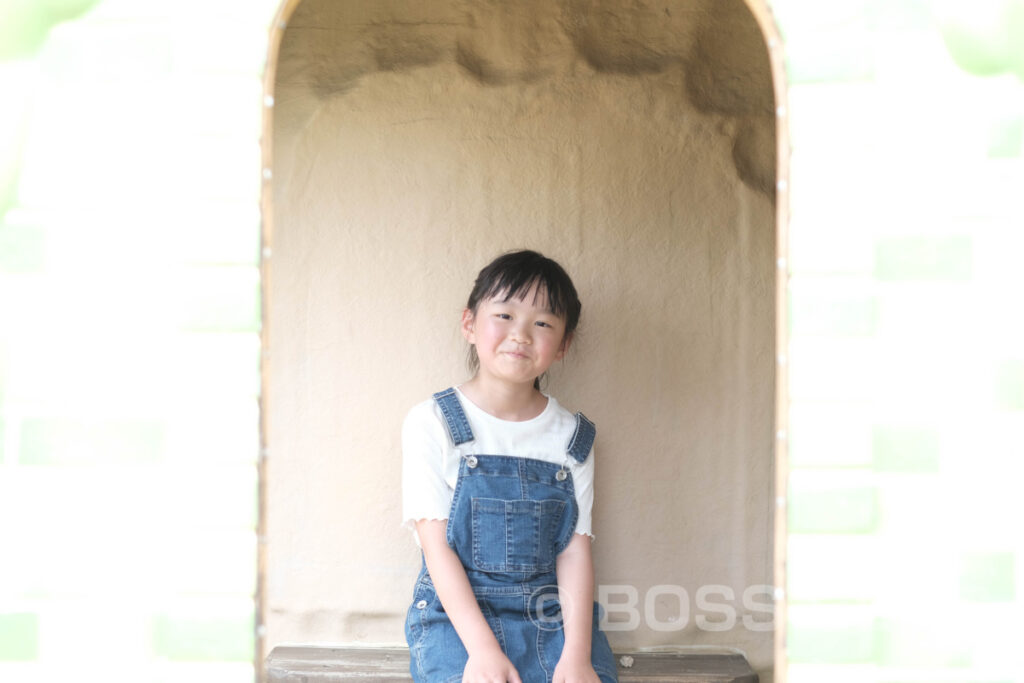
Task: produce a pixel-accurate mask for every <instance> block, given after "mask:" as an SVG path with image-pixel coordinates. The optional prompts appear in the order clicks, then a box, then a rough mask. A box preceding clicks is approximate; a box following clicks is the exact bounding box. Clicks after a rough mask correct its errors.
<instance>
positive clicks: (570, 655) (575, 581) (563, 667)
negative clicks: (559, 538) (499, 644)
mask: <svg viewBox="0 0 1024 683" xmlns="http://www.w3.org/2000/svg"><path fill="white" fill-rule="evenodd" d="M555 574H556V575H557V577H558V593H559V597H560V602H561V604H562V624H563V629H564V630H565V646H564V647H563V648H562V656H561V658H560V659H559V660H558V665H557V666H556V667H555V676H554V683H570V682H572V683H574V682H576V681H586V682H587V683H591V682H594V683H599V679H598V677H597V674H596V673H595V672H594V667H593V666H592V665H591V661H590V636H591V629H592V627H593V620H594V561H593V558H592V556H591V554H590V537H589V536H587V535H586V534H573V537H572V540H571V541H569V545H568V546H566V548H565V550H563V551H562V552H561V554H559V556H558V558H557V560H556V562H555Z"/></svg>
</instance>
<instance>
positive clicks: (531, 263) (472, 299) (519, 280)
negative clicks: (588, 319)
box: [466, 250, 582, 388]
mask: <svg viewBox="0 0 1024 683" xmlns="http://www.w3.org/2000/svg"><path fill="white" fill-rule="evenodd" d="M534 285H536V286H537V290H536V292H535V295H537V294H540V291H541V290H544V292H545V293H546V294H547V299H548V309H549V310H550V311H551V312H552V313H554V314H555V315H557V316H558V317H559V318H562V319H563V320H565V337H563V342H564V340H565V339H568V338H569V336H570V335H572V334H573V332H575V331H576V326H577V325H578V324H579V322H580V310H581V309H582V305H581V304H580V298H579V296H578V295H577V294H576V288H575V287H574V286H573V284H572V279H571V278H570V277H569V274H568V273H566V272H565V269H564V268H562V266H560V265H558V262H556V261H553V260H552V259H549V258H548V257H546V256H543V255H542V254H538V253H537V252H535V251H529V250H523V251H513V252H509V253H507V254H502V255H501V256H499V257H498V258H496V259H494V260H493V261H491V262H490V263H489V264H487V265H486V266H485V267H484V269H483V270H481V271H480V274H479V275H477V276H476V282H475V283H474V284H473V291H472V292H470V293H469V301H467V302H466V308H468V309H469V310H471V311H472V312H473V315H474V316H475V315H476V309H477V306H479V305H480V302H481V301H483V300H485V299H490V298H491V297H494V296H498V295H501V294H504V295H505V298H504V299H502V300H503V301H508V300H509V299H511V298H512V297H516V298H517V299H523V298H525V297H526V295H527V293H529V291H530V289H531V288H532V287H533V286H534ZM469 367H470V369H471V370H472V371H473V372H474V373H475V372H476V371H477V369H478V368H479V367H480V359H479V358H478V357H477V355H476V347H474V346H472V345H471V346H470V347H469ZM533 385H534V387H537V388H540V380H539V378H538V380H537V381H535V382H534V383H533Z"/></svg>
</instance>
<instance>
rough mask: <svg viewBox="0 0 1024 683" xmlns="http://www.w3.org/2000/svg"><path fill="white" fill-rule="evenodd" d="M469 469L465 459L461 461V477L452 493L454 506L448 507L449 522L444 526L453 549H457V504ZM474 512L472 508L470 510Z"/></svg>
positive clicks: (445, 534)
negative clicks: (454, 524) (454, 528)
mask: <svg viewBox="0 0 1024 683" xmlns="http://www.w3.org/2000/svg"><path fill="white" fill-rule="evenodd" d="M467 472H469V469H468V467H467V465H466V462H465V461H462V462H461V463H459V478H458V479H457V480H456V481H455V491H454V492H453V493H452V506H451V508H449V509H448V524H446V525H445V528H444V538H445V540H446V541H447V542H448V547H449V548H451V549H452V550H454V549H455V532H454V530H453V522H454V521H455V506H456V505H457V504H458V502H459V493H460V492H461V491H462V480H463V479H464V478H465V477H466V476H468V475H467V474H466V473H467ZM470 512H472V510H470Z"/></svg>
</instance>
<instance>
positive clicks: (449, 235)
mask: <svg viewBox="0 0 1024 683" xmlns="http://www.w3.org/2000/svg"><path fill="white" fill-rule="evenodd" d="M275 99H276V104H275V111H274V117H275V118H274V120H275V125H274V129H273V134H274V147H273V152H274V159H275V161H274V168H273V192H274V195H273V197H274V213H273V216H272V219H273V238H272V245H271V246H272V257H271V258H270V261H269V269H268V275H269V281H268V289H267V293H266V295H267V297H268V302H267V303H268V317H267V324H268V325H269V329H268V331H267V336H266V340H267V352H268V353H269V367H270V374H269V376H268V381H267V385H266V387H265V390H266V397H265V399H266V407H267V410H266V414H265V419H266V426H267V434H268V444H269V459H268V461H267V498H266V512H267V527H266V531H267V534H266V536H267V564H266V579H267V583H266V593H265V613H264V616H265V619H266V625H267V633H266V638H267V641H266V643H267V647H268V649H269V648H270V647H273V646H275V645H279V644H282V643H285V642H356V641H358V642H373V643H385V642H391V643H397V642H401V640H402V620H403V617H404V613H405V610H406V607H407V605H408V599H409V596H410V591H411V585H412V581H413V579H414V577H415V574H416V571H417V570H418V568H419V556H418V551H417V550H416V547H415V545H414V544H413V541H412V539H411V537H410V535H409V534H408V532H406V531H404V530H402V529H400V528H399V526H398V525H399V522H400V514H401V509H400V495H401V490H400V466H401V453H400V448H399V428H400V424H401V420H402V417H403V415H404V414H405V412H406V410H407V409H408V408H409V407H410V406H411V405H412V404H413V403H415V402H417V401H420V400H422V399H424V398H426V397H428V396H429V394H430V393H431V392H432V391H435V390H437V389H441V388H444V387H446V386H448V385H451V384H453V383H457V382H460V381H462V380H464V379H466V378H467V371H466V369H465V363H464V359H465V348H464V342H463V341H462V339H461V336H460V335H459V332H458V320H459V314H460V312H461V309H462V306H463V305H464V302H465V298H466V296H467V295H468V293H469V289H470V287H471V285H472V281H473V278H474V276H475V274H476V272H477V271H478V270H479V268H480V267H482V266H483V265H484V264H485V263H486V262H487V261H489V260H490V259H491V258H492V257H493V256H495V255H497V254H498V253H500V252H502V251H504V250H508V249H513V248H520V247H531V248H535V249H538V250H540V251H542V252H544V253H546V254H548V255H550V256H552V257H554V258H556V259H558V260H559V261H561V262H562V263H563V264H564V265H565V266H566V268H567V269H568V270H569V272H570V273H571V274H572V275H573V276H574V279H575V281H576V284H577V287H578V289H579V290H580V294H581V298H582V300H583V319H582V327H581V329H580V333H579V335H578V338H577V341H576V344H575V347H574V349H573V351H572V353H570V355H569V358H568V359H567V360H566V361H564V363H563V364H562V367H559V368H557V370H556V371H555V372H554V373H553V376H552V378H551V381H550V383H549V385H548V390H549V391H550V392H551V393H552V394H554V395H556V396H557V397H558V398H559V400H560V401H561V402H562V403H563V404H564V405H566V406H567V407H569V408H571V409H573V410H575V409H579V410H583V411H584V412H585V413H587V414H588V415H589V416H590V417H591V418H592V419H593V420H594V421H595V422H596V423H597V425H598V442H597V458H598V470H597V471H598V475H597V476H598V481H597V503H596V505H597V507H596V513H595V524H596V527H595V529H596V533H597V541H596V543H595V546H594V549H595V560H596V565H597V580H598V583H599V584H604V585H606V586H607V585H612V584H616V585H631V586H633V587H635V588H636V590H637V593H638V595H639V599H640V602H639V604H638V605H637V609H638V611H639V612H640V614H641V617H642V620H641V626H640V628H638V629H636V630H631V631H624V632H613V633H611V634H610V637H611V639H612V644H613V647H616V648H617V649H623V648H628V647H635V646H653V645H684V646H693V645H714V646H722V647H734V648H739V649H741V650H743V651H744V652H745V653H746V654H747V656H748V658H749V659H750V660H751V662H752V663H753V664H754V665H755V668H758V669H759V670H761V671H766V670H767V669H768V668H769V667H770V662H771V634H770V633H765V632H756V631H751V630H749V629H746V628H744V626H743V624H742V616H743V615H744V614H745V613H747V612H748V611H747V610H746V609H745V608H744V606H743V605H742V601H741V596H742V594H743V592H744V590H745V589H747V588H748V587H750V586H759V585H767V584H771V583H772V577H771V556H770V552H771V550H770V549H771V529H772V526H771V521H772V520H771V510H772V505H771V503H772V492H771V485H772V472H771V469H772V415H773V405H772V400H773V398H772V397H773V374H772V373H773V357H774V353H773V338H774V330H773V320H774V307H773V296H774V294H773V287H774V281H773V272H774V267H775V257H774V221H773V210H774V209H773V205H772V200H771V192H772V187H773V184H774V152H773V149H774V136H773V132H772V130H773V129H772V126H773V125H774V116H773V102H772V97H771V81H770V74H769V70H768V63H767V59H766V55H765V48H764V44H763V41H762V39H761V37H760V34H759V32H758V29H757V27H756V25H755V23H754V20H753V18H752V17H751V16H750V14H749V12H748V11H747V10H746V8H745V6H744V5H743V3H742V2H741V1H740V0H701V1H693V2H681V1H675V2H667V3H658V4H654V3H645V2H632V3H617V2H616V3H612V2H560V3H558V2H549V1H547V0H532V1H531V2H521V3H499V2H480V3H475V4H474V3H469V2H454V1H453V2H440V1H438V2H430V3H423V2H362V3H360V2H348V1H346V2H342V1H339V0H305V2H303V3H302V4H301V5H300V6H299V7H298V10H297V11H296V13H295V14H294V15H293V16H292V17H291V18H290V20H289V25H288V29H287V31H286V33H285V36H284V40H283V43H282V46H281V55H280V61H279V64H278V80H277V84H276V89H275ZM665 584H668V585H676V586H679V587H681V588H682V589H683V590H685V591H686V593H687V595H688V597H689V607H690V610H689V615H688V616H689V618H688V619H687V621H686V626H685V628H684V629H683V630H681V631H675V632H666V631H658V630H654V629H652V628H650V627H649V626H648V624H649V623H650V622H651V621H652V620H657V621H661V622H666V620H667V619H668V618H669V616H671V615H672V613H674V612H677V611H678V601H677V600H676V599H674V598H672V597H671V596H670V595H663V596H662V597H661V598H660V599H659V600H657V601H655V604H654V605H653V606H654V611H655V612H656V613H655V614H647V613H646V610H645V609H644V596H645V595H646V594H647V593H648V591H649V590H650V588H651V587H652V586H657V585H665ZM705 585H725V586H728V587H730V588H731V589H732V590H733V591H734V593H735V596H736V599H735V600H734V601H733V604H734V605H735V608H736V615H737V620H738V623H737V625H736V626H735V627H734V628H732V629H730V630H727V631H724V632H713V631H709V630H706V629H702V628H699V627H698V626H697V624H696V621H695V616H696V615H697V614H705V615H707V616H708V617H709V618H711V619H712V620H713V619H715V618H718V617H719V615H718V614H715V613H712V612H709V611H702V610H701V609H699V608H698V605H697V603H696V594H697V591H698V589H699V588H700V587H701V586H705ZM711 599H712V600H713V601H714V602H716V603H721V602H725V601H724V600H723V599H722V598H721V597H719V596H717V595H716V596H713V597H712V598H711ZM763 599H764V597H763V596H760V597H759V598H758V600H763ZM754 616H755V617H757V618H758V619H761V618H762V617H763V615H762V614H759V613H757V614H754ZM762 680H767V679H766V678H763V679H762Z"/></svg>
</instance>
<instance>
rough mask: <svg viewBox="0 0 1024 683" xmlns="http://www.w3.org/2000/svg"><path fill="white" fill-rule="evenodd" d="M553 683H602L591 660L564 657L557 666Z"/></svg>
mask: <svg viewBox="0 0 1024 683" xmlns="http://www.w3.org/2000/svg"><path fill="white" fill-rule="evenodd" d="M552 681H553V683H601V679H600V678H598V677H597V672H596V671H594V667H593V666H592V665H591V664H590V659H576V658H566V657H562V658H561V659H559V660H558V664H557V665H556V666H555V675H554V678H552Z"/></svg>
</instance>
